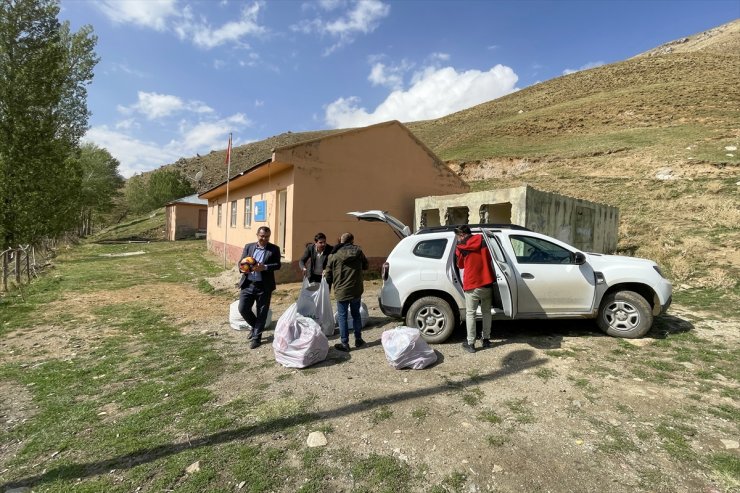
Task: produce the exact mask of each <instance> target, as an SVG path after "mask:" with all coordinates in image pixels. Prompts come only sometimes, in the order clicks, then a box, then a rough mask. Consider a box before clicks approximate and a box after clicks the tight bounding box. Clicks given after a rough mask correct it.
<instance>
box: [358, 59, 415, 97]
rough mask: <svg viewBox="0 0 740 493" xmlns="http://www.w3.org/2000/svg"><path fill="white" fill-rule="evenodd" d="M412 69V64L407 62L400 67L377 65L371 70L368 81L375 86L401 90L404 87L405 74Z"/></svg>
mask: <svg viewBox="0 0 740 493" xmlns="http://www.w3.org/2000/svg"><path fill="white" fill-rule="evenodd" d="M410 68H411V64H409V63H408V62H406V61H405V60H404V61H402V62H401V64H399V65H390V66H389V65H386V64H384V63H380V62H378V63H375V64H374V65H373V66H372V68H371V69H370V75H368V77H367V80H369V81H370V83H371V84H372V85H374V86H385V87H388V88H390V89H394V90H396V89H401V88H402V87H403V74H404V73H405V72H407V71H408V70H409V69H410Z"/></svg>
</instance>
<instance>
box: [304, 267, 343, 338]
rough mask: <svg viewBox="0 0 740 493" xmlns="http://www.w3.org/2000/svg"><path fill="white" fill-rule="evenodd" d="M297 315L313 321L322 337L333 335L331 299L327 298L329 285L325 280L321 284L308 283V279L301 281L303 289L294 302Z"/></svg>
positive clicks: (322, 279)
mask: <svg viewBox="0 0 740 493" xmlns="http://www.w3.org/2000/svg"><path fill="white" fill-rule="evenodd" d="M296 309H297V311H298V314H299V315H301V316H304V317H309V318H312V319H314V320H315V321H316V322H317V323H318V324H319V326H320V327H321V330H322V331H323V332H324V335H326V336H331V335H333V334H334V319H333V318H332V315H331V299H330V297H329V284H327V282H326V279H324V278H323V277H322V278H321V282H318V283H316V282H315V283H309V282H308V278H304V279H303V287H302V288H301V293H300V294H299V295H298V301H296Z"/></svg>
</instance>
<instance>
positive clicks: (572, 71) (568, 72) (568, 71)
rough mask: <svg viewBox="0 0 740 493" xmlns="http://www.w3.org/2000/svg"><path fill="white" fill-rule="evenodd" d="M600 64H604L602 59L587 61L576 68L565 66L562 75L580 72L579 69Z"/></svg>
mask: <svg viewBox="0 0 740 493" xmlns="http://www.w3.org/2000/svg"><path fill="white" fill-rule="evenodd" d="M602 65H604V62H602V61H598V62H589V63H587V64H585V65H581V67H580V68H577V69H572V68H566V69H565V70H563V75H569V74H574V73H576V72H580V71H581V70H588V69H590V68H596V67H601V66H602Z"/></svg>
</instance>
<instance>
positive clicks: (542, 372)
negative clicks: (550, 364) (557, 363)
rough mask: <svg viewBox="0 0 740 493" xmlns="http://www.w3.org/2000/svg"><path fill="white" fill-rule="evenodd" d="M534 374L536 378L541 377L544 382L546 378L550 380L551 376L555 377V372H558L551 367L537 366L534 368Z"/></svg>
mask: <svg viewBox="0 0 740 493" xmlns="http://www.w3.org/2000/svg"><path fill="white" fill-rule="evenodd" d="M534 374H535V375H536V376H537V377H538V378H541V379H542V380H543V381H544V382H547V381H548V380H550V379H551V378H555V377H556V376H557V374H558V373H557V372H556V371H555V370H553V369H552V368H544V367H540V368H537V369H536V370H535V371H534Z"/></svg>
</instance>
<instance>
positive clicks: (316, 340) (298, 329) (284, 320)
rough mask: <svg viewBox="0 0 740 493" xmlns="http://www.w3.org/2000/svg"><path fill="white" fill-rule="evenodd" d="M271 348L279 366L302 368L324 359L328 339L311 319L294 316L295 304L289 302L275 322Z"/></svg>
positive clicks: (295, 313)
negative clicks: (288, 305)
mask: <svg viewBox="0 0 740 493" xmlns="http://www.w3.org/2000/svg"><path fill="white" fill-rule="evenodd" d="M272 348H273V350H274V351H275V361H277V362H278V363H280V364H281V365H283V366H286V367H288V368H305V367H307V366H311V365H313V364H316V363H318V362H320V361H324V360H325V359H326V355H327V354H329V340H328V339H327V338H326V336H325V335H324V334H323V332H322V331H321V327H320V326H319V324H318V323H316V321H315V320H313V319H312V318H308V317H302V316H300V315H299V314H298V310H297V303H293V304H292V305H290V307H288V309H287V310H286V311H285V313H283V314H282V315H281V316H280V319H279V320H278V321H277V325H276V326H275V337H274V338H273V341H272Z"/></svg>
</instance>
